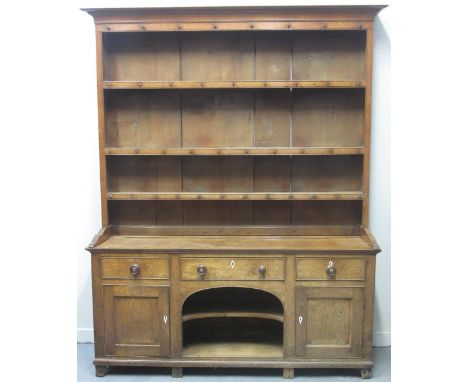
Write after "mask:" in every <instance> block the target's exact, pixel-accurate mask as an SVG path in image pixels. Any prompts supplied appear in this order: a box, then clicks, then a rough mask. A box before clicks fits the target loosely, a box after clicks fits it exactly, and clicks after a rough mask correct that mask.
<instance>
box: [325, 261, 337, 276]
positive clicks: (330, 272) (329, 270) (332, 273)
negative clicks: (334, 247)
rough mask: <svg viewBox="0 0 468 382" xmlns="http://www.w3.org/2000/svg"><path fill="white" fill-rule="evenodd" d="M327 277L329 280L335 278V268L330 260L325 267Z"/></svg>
mask: <svg viewBox="0 0 468 382" xmlns="http://www.w3.org/2000/svg"><path fill="white" fill-rule="evenodd" d="M327 275H328V277H329V278H331V279H332V278H334V277H335V276H336V267H335V264H334V263H333V261H331V260H330V262H329V263H328V267H327Z"/></svg>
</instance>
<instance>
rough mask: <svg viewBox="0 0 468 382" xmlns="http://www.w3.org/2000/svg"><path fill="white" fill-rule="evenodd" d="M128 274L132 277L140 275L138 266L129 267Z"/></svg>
mask: <svg viewBox="0 0 468 382" xmlns="http://www.w3.org/2000/svg"><path fill="white" fill-rule="evenodd" d="M130 273H131V275H132V276H134V277H135V276H137V275H138V274H139V273H140V267H139V265H138V264H132V265H130Z"/></svg>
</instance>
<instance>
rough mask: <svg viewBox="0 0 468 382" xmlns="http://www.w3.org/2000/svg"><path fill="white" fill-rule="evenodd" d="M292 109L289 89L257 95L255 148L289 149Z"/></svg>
mask: <svg viewBox="0 0 468 382" xmlns="http://www.w3.org/2000/svg"><path fill="white" fill-rule="evenodd" d="M290 109H291V103H290V91H289V90H288V89H286V90H284V89H281V90H270V91H257V92H256V93H255V146H259V147H289V145H290V115H291V110H290Z"/></svg>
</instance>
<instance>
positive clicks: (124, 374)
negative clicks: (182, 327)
mask: <svg viewBox="0 0 468 382" xmlns="http://www.w3.org/2000/svg"><path fill="white" fill-rule="evenodd" d="M93 357H94V348H93V345H92V344H78V381H79V382H86V381H101V382H114V381H138V382H149V381H151V382H154V381H171V382H175V381H181V382H201V381H206V382H208V381H219V380H221V379H222V380H223V381H226V382H255V381H278V382H279V381H283V378H282V370H281V369H279V370H278V369H276V370H275V369H267V370H260V369H184V377H183V378H182V379H172V377H171V373H170V370H169V369H158V368H151V369H147V368H113V369H111V370H110V372H109V374H108V375H107V376H105V377H104V378H96V377H95V376H94V366H93ZM374 364H375V366H374V370H373V375H374V377H373V379H372V381H373V382H389V381H390V364H391V361H390V348H375V349H374ZM312 379H313V381H314V382H325V381H326V382H331V381H361V376H360V373H359V372H358V371H356V370H337V369H335V370H316V369H308V370H296V378H295V379H294V381H295V382H303V381H311V380H312ZM285 381H287V380H285Z"/></svg>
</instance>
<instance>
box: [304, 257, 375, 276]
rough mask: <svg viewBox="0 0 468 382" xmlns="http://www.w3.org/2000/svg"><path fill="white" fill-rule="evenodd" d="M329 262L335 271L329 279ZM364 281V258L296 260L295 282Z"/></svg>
mask: <svg viewBox="0 0 468 382" xmlns="http://www.w3.org/2000/svg"><path fill="white" fill-rule="evenodd" d="M330 262H332V264H331V265H332V266H333V267H334V268H335V270H336V274H335V276H334V277H330V276H329V275H328V273H327V268H328V267H329V265H330ZM365 279H366V260H365V259H364V258H354V259H349V258H346V259H342V258H336V257H335V258H334V257H320V258H310V257H309V258H301V257H298V258H296V280H348V281H364V280H365Z"/></svg>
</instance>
